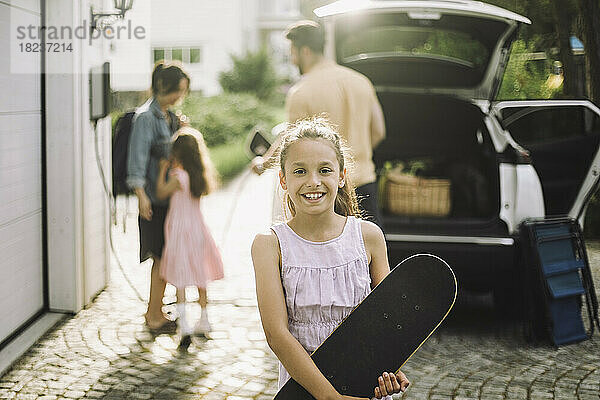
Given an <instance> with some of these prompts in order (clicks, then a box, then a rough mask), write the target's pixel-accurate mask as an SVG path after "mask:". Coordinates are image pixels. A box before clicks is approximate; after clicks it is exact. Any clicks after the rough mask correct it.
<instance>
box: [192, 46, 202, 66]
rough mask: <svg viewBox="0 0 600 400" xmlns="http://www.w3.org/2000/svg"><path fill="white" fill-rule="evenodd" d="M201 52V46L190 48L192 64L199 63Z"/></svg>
mask: <svg viewBox="0 0 600 400" xmlns="http://www.w3.org/2000/svg"><path fill="white" fill-rule="evenodd" d="M200 56H201V54H200V48H199V47H192V48H191V49H190V64H199V63H200V61H201V57H200Z"/></svg>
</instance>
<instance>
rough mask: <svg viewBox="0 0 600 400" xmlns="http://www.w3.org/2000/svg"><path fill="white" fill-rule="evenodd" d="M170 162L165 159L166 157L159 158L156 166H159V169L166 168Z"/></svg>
mask: <svg viewBox="0 0 600 400" xmlns="http://www.w3.org/2000/svg"><path fill="white" fill-rule="evenodd" d="M170 164H171V163H170V162H169V160H167V159H166V158H161V159H160V160H159V161H158V167H159V168H160V170H161V171H164V170H166V169H167V168H169V165H170Z"/></svg>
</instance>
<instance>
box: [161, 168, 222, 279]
mask: <svg viewBox="0 0 600 400" xmlns="http://www.w3.org/2000/svg"><path fill="white" fill-rule="evenodd" d="M169 177H170V179H178V180H179V183H180V184H181V190H178V191H176V192H175V193H173V195H172V196H171V200H170V203H169V211H168V212H167V217H166V220H165V247H164V248H163V257H162V260H161V264H160V275H161V277H162V278H163V279H164V280H165V281H167V282H169V283H170V284H171V285H173V286H175V287H177V288H184V287H186V286H197V287H201V288H206V284H207V282H209V281H213V280H217V279H222V278H223V261H222V260H221V255H220V254H219V250H218V249H217V246H216V244H215V241H214V239H213V238H212V236H211V234H210V231H209V230H208V227H207V226H206V223H205V222H204V218H203V217H202V212H201V211H200V198H198V197H193V196H192V194H191V192H190V178H189V176H188V173H187V172H186V171H185V170H183V169H179V168H174V169H172V170H171V172H170V173H169Z"/></svg>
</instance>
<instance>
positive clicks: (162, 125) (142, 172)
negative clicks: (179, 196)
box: [127, 98, 179, 206]
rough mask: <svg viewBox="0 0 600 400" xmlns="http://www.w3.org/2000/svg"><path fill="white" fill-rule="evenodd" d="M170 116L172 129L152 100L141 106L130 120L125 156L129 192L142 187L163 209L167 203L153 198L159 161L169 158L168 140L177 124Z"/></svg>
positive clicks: (169, 144)
mask: <svg viewBox="0 0 600 400" xmlns="http://www.w3.org/2000/svg"><path fill="white" fill-rule="evenodd" d="M169 114H170V116H171V126H169V125H168V124H167V120H166V119H165V117H164V116H163V113H162V110H161V109H160V105H159V104H158V101H157V100H156V99H155V98H150V99H149V100H148V101H146V103H144V104H143V105H142V106H140V107H139V108H138V109H137V110H136V112H135V116H134V118H133V128H132V131H131V137H130V138H129V153H128V156H127V185H129V187H130V188H132V189H135V188H138V187H143V188H144V191H145V192H146V195H148V198H149V199H150V201H151V202H152V204H155V205H162V206H166V205H168V200H162V201H161V200H158V199H157V198H156V182H157V181H158V170H159V169H158V161H159V160H160V159H161V158H167V157H168V156H169V152H170V150H171V137H172V136H173V133H174V132H175V131H176V130H177V128H178V125H179V124H178V123H179V121H178V119H177V117H176V116H175V114H173V113H172V112H170V111H169Z"/></svg>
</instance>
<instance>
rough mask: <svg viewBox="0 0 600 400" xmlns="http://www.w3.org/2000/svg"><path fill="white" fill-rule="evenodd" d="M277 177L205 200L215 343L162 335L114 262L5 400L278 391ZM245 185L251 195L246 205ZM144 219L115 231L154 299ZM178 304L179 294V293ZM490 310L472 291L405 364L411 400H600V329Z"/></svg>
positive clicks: (235, 395) (599, 261) (595, 260)
mask: <svg viewBox="0 0 600 400" xmlns="http://www.w3.org/2000/svg"><path fill="white" fill-rule="evenodd" d="M272 182H273V179H272V177H269V176H267V175H263V176H262V177H255V176H252V177H248V176H245V177H241V178H239V179H238V180H236V181H234V182H233V183H232V184H231V185H229V186H228V187H227V188H226V189H225V190H223V191H221V192H219V193H216V194H214V195H211V196H210V197H209V198H207V199H206V201H205V204H204V207H205V216H206V218H207V222H208V224H209V226H211V228H212V230H213V232H214V234H215V239H216V240H217V242H218V243H220V244H221V246H222V249H223V255H224V259H225V265H226V272H225V273H226V279H224V280H223V281H219V282H214V283H213V284H212V285H211V286H210V287H209V299H210V305H209V311H210V316H211V320H212V323H213V327H214V329H215V331H214V332H213V333H212V335H211V339H210V340H196V341H195V342H194V343H193V344H192V345H191V346H190V348H189V349H188V351H187V352H183V351H179V350H178V349H177V338H176V337H175V336H168V335H160V336H157V337H153V336H152V335H150V334H149V333H148V331H146V330H145V329H144V327H143V313H144V310H145V305H144V304H143V303H142V302H140V301H139V300H138V299H137V297H136V296H135V293H134V291H133V290H132V289H131V288H130V287H129V286H128V285H127V283H126V282H125V280H124V279H123V275H122V273H121V272H120V270H119V269H118V267H117V264H116V262H114V261H113V263H112V265H111V274H112V279H111V283H110V285H109V286H108V288H107V289H106V290H105V291H103V292H102V293H101V294H100V295H99V296H98V297H97V299H96V300H95V302H94V303H93V304H92V305H91V306H90V307H89V308H87V309H85V310H83V311H81V312H80V313H78V314H77V315H76V316H74V317H72V318H66V319H65V320H63V321H62V322H61V323H60V324H59V325H58V326H57V327H56V328H55V329H53V330H52V331H51V332H50V333H48V334H47V335H46V336H44V337H43V338H42V339H41V340H40V341H39V342H38V343H37V344H36V345H35V346H34V347H33V348H32V349H31V350H30V351H29V352H28V353H27V354H26V355H25V356H24V357H22V358H21V359H20V360H19V361H18V362H17V363H16V364H15V365H14V366H13V368H12V369H11V370H10V371H8V372H7V373H6V374H5V375H4V376H3V377H1V378H0V399H1V398H17V399H62V398H104V399H150V398H154V399H188V398H190V399H192V398H193V399H207V400H208V399H228V400H241V399H270V398H272V397H273V395H274V393H275V391H276V381H277V362H276V359H275V357H274V355H273V354H272V352H271V351H270V350H269V348H268V346H267V345H266V343H265V339H264V335H263V333H262V330H261V326H260V318H259V315H258V311H257V308H256V298H255V294H254V278H253V273H252V267H251V261H250V254H249V245H250V242H251V240H252V238H253V236H254V234H255V233H256V232H258V231H261V230H264V229H266V228H267V226H268V223H269V221H270V201H271V193H272V192H271V189H272V186H271V185H272ZM241 185H243V187H244V189H245V190H244V194H243V195H242V196H240V197H239V198H238V200H237V202H234V201H233V199H234V195H235V194H236V192H237V191H238V189H239V188H241ZM123 208H124V205H123V204H120V209H121V210H123ZM130 208H131V209H135V207H134V206H133V202H132V205H131V206H130ZM234 209H235V210H234ZM232 210H233V211H234V214H235V218H233V220H231V223H230V221H229V220H228V217H227V216H228V214H229V213H230V212H231V211H232ZM136 223H137V222H136V219H135V216H134V215H130V217H129V218H128V220H127V233H123V230H122V226H120V227H118V228H115V229H114V230H113V231H114V236H115V245H116V246H117V250H118V254H119V255H120V259H121V261H122V262H123V264H124V267H125V270H126V273H127V275H128V276H129V277H130V278H131V280H132V281H133V284H134V286H135V287H136V288H138V290H139V291H140V292H141V293H143V294H145V293H146V292H147V286H148V278H149V265H142V266H138V265H137V261H136V257H137V256H136V254H137V247H136V246H137V226H136ZM589 255H590V258H591V263H592V265H593V267H594V274H595V281H596V283H597V286H600V243H591V244H590V245H589ZM166 300H167V302H169V301H174V290H172V288H171V289H170V290H168V291H167V296H166ZM192 306H195V304H193V305H192ZM490 306H491V300H490V299H489V298H487V297H483V296H482V297H475V296H471V297H465V298H464V300H463V302H462V303H461V304H459V305H458V306H457V309H456V313H454V315H453V316H452V319H451V320H449V321H448V322H447V323H446V324H445V326H444V328H443V329H442V330H441V331H440V332H438V333H436V334H435V335H434V336H433V337H432V338H430V340H429V341H428V342H427V343H426V345H425V346H424V347H423V348H422V349H421V350H419V352H418V353H417V354H416V355H415V356H414V357H413V358H412V359H411V360H410V361H409V362H408V363H407V365H406V366H405V367H404V371H405V372H406V374H407V375H408V376H409V378H410V379H411V381H412V382H413V383H412V386H411V388H410V389H409V390H408V391H407V393H406V394H405V395H404V396H403V398H404V399H432V400H435V399H457V400H460V399H511V400H512V399H596V400H597V399H599V398H600V335H599V334H598V333H597V334H596V336H595V337H594V339H593V340H589V341H586V342H584V343H580V344H575V345H570V346H565V347H562V348H560V349H559V350H554V349H552V348H549V347H531V346H530V345H528V344H527V343H525V341H524V340H523V337H522V332H521V328H520V327H519V326H518V324H516V323H515V322H510V320H507V321H497V320H496V319H495V318H494V317H493V314H492V313H491V312H490V310H491V308H490ZM167 308H168V307H167Z"/></svg>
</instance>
